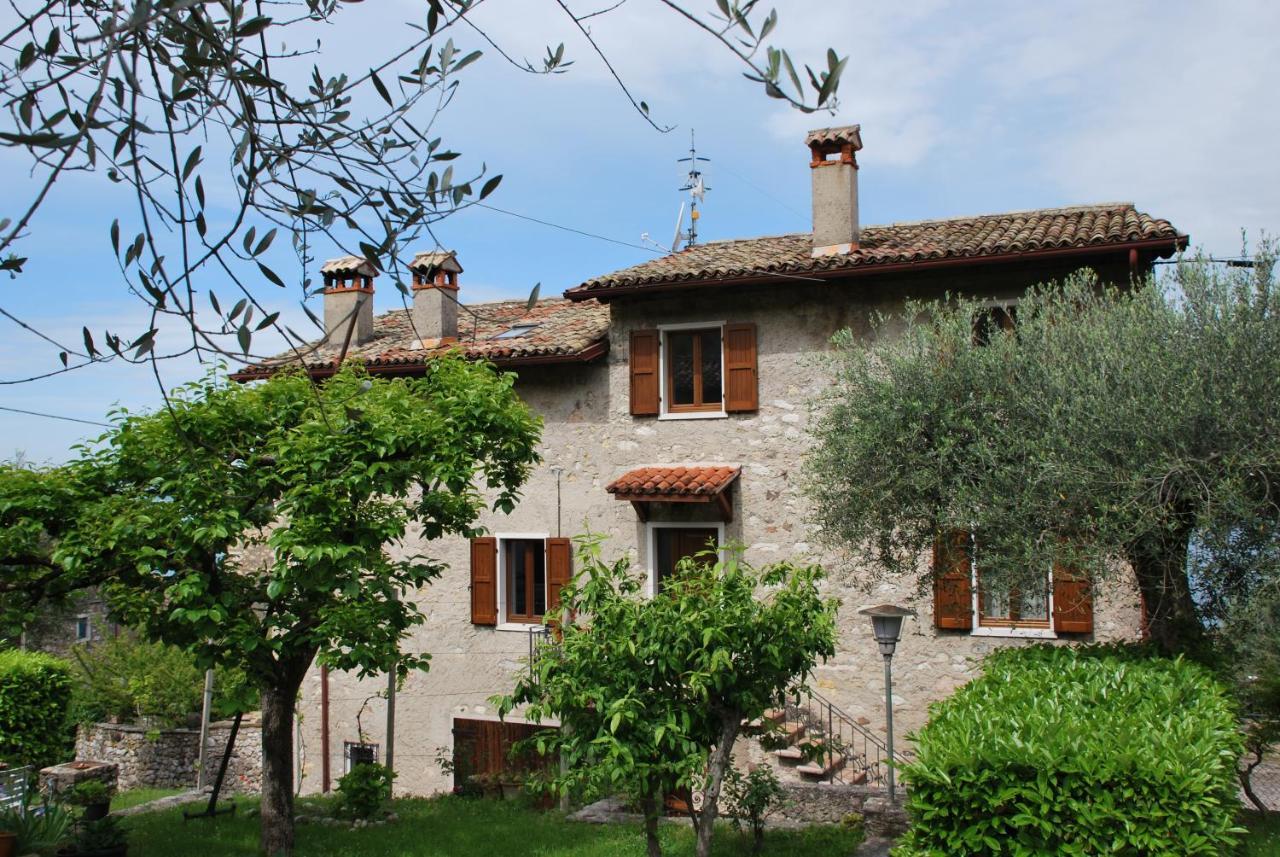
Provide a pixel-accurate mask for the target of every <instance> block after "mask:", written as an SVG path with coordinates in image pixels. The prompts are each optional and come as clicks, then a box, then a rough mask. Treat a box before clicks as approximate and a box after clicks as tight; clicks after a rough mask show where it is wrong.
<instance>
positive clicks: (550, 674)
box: [497, 538, 836, 857]
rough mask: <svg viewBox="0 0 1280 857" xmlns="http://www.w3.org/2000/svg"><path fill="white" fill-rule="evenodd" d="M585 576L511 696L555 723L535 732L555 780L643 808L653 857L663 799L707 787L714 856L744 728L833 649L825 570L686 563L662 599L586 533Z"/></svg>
mask: <svg viewBox="0 0 1280 857" xmlns="http://www.w3.org/2000/svg"><path fill="white" fill-rule="evenodd" d="M578 566H579V569H580V570H579V571H578V572H577V573H576V576H575V579H574V582H573V584H571V585H570V586H568V587H566V589H565V594H564V595H563V598H564V604H565V606H566V609H567V611H568V612H569V614H571V615H577V616H579V617H584V618H582V619H581V620H579V621H577V622H568V623H564V626H563V629H562V637H561V639H560V641H559V642H558V643H556V644H555V645H551V646H547V647H545V648H544V649H543V650H542V652H541V653H540V656H539V657H537V658H535V659H534V660H533V662H532V663H531V664H530V665H529V667H528V670H527V672H526V673H525V674H524V675H523V676H522V677H521V678H520V679H519V680H518V682H517V684H516V688H515V690H514V691H513V693H512V694H511V695H510V696H507V697H504V698H501V699H499V700H497V702H498V704H499V710H500V711H501V713H502V714H503V715H504V716H505V715H506V714H508V713H510V712H511V711H512V710H513V709H514V708H515V707H516V706H520V705H526V706H527V708H526V709H525V714H526V716H527V717H528V718H529V719H531V720H532V721H534V722H542V721H543V720H547V719H555V720H557V721H558V722H559V728H558V729H556V730H548V731H543V732H540V733H538V735H536V736H535V737H534V738H533V739H530V740H531V742H532V743H533V744H534V746H535V747H536V748H537V749H538V750H539V751H540V752H542V753H544V754H548V753H556V752H558V753H559V754H560V757H561V759H563V760H564V761H565V762H566V763H567V764H566V765H565V769H564V772H563V773H562V774H559V775H556V776H554V777H553V779H552V782H551V784H550V785H551V786H552V787H553V788H554V789H556V790H558V791H559V792H561V793H567V792H568V790H569V789H571V788H577V787H584V786H585V787H589V788H592V789H598V790H606V791H620V792H622V793H624V794H626V795H628V796H630V797H632V798H633V799H635V800H636V801H638V802H639V804H640V805H641V806H642V807H643V809H644V828H645V835H646V839H647V846H648V853H649V855H650V857H658V855H660V854H661V844H660V843H659V841H658V818H659V815H660V813H661V809H662V802H663V798H664V796H665V795H667V794H671V793H673V792H675V791H677V790H678V789H681V788H701V789H702V793H703V805H702V808H701V810H698V811H694V810H693V809H692V807H691V809H690V813H691V815H692V817H693V821H694V826H695V828H696V830H697V853H698V855H699V857H707V855H709V854H710V849H711V836H712V832H713V826H714V823H715V820H716V816H717V814H718V805H719V797H720V790H721V786H722V784H723V783H724V778H725V772H726V770H728V768H729V766H730V764H731V762H732V754H733V745H734V742H735V741H736V740H737V738H738V736H739V734H740V733H741V732H742V730H743V729H744V724H747V723H750V722H752V721H754V720H757V719H758V718H760V717H761V716H762V715H763V714H764V713H765V711H766V710H767V709H769V708H770V707H772V706H774V705H776V704H778V703H779V701H780V700H782V699H783V698H784V696H785V695H786V694H787V693H789V692H796V691H798V690H799V689H800V688H801V687H802V686H803V684H804V682H805V681H806V679H807V678H808V676H809V675H810V674H811V673H812V671H813V669H814V667H815V666H816V665H817V663H818V661H819V659H822V660H825V659H826V658H828V657H831V656H832V655H833V654H834V653H835V612H836V603H835V601H834V600H825V599H823V598H822V597H821V595H820V593H819V590H818V584H819V581H820V580H821V579H822V576H823V574H822V570H821V569H820V568H818V567H817V566H804V567H801V566H795V565H792V564H790V563H785V562H784V563H777V564H773V565H770V566H768V567H766V568H762V569H756V568H753V567H752V566H750V565H748V564H747V563H745V562H744V561H743V560H742V559H741V558H740V557H739V556H738V555H737V552H736V551H732V550H731V551H729V552H728V555H727V556H725V557H724V558H721V557H719V556H716V555H715V554H712V553H706V554H703V555H701V556H699V557H695V558H693V559H690V560H685V561H683V562H682V564H681V566H680V568H679V570H678V573H677V574H676V575H675V576H674V577H672V578H670V579H667V580H664V581H663V585H662V589H661V591H659V592H658V593H657V594H656V595H654V596H653V597H648V596H646V595H644V594H642V592H643V590H644V588H645V583H644V580H645V577H644V575H643V574H636V573H634V572H633V571H632V570H631V568H630V563H629V561H628V560H627V559H626V558H623V559H619V560H617V561H615V562H613V563H608V562H605V561H604V560H603V559H602V556H601V547H600V541H599V540H598V539H595V538H587V539H584V540H581V541H580V542H579V551H578Z"/></svg>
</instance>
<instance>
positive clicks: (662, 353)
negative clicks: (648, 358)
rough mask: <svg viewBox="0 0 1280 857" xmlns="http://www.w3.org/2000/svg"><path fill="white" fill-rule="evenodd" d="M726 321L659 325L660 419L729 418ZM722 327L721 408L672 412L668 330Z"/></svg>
mask: <svg viewBox="0 0 1280 857" xmlns="http://www.w3.org/2000/svg"><path fill="white" fill-rule="evenodd" d="M726 324H728V322H726V321H690V322H681V323H680V324H660V325H658V419H660V420H722V419H728V417H729V413H728V412H727V411H726V410H725V409H724V382H725V378H724V326H725V325H726ZM711 328H719V329H720V410H718V411H691V412H689V413H681V412H679V411H677V412H676V413H671V412H669V411H668V410H667V332H668V331H679V330H710V329H711Z"/></svg>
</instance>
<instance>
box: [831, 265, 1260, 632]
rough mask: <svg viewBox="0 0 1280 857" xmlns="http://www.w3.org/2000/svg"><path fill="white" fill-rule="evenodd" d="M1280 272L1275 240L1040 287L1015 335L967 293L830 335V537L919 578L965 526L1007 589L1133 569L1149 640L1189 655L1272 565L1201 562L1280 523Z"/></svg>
mask: <svg viewBox="0 0 1280 857" xmlns="http://www.w3.org/2000/svg"><path fill="white" fill-rule="evenodd" d="M1273 260H1274V254H1273V252H1272V248H1271V247H1270V246H1269V245H1267V246H1264V247H1263V248H1262V252H1261V253H1260V254H1259V255H1258V257H1257V258H1256V260H1255V262H1254V263H1253V265H1252V266H1251V267H1230V268H1224V267H1222V266H1220V265H1215V264H1211V263H1209V262H1208V261H1205V260H1194V261H1190V262H1185V263H1181V264H1179V265H1178V267H1177V268H1176V270H1175V271H1174V272H1173V273H1172V275H1171V276H1169V277H1167V278H1165V279H1163V280H1159V281H1143V282H1139V283H1135V284H1133V285H1132V286H1131V287H1126V288H1112V287H1107V286H1103V285H1101V284H1099V283H1098V282H1097V281H1096V279H1095V278H1094V277H1093V276H1091V275H1089V274H1081V275H1079V276H1077V277H1075V278H1073V279H1071V280H1070V281H1069V282H1066V283H1064V284H1059V285H1048V286H1044V287H1040V288H1037V289H1034V290H1032V291H1031V292H1030V293H1029V294H1027V295H1026V296H1025V297H1024V298H1023V299H1022V300H1021V302H1020V303H1018V305H1017V310H1016V312H1017V324H1016V328H1015V329H1014V330H1013V331H1009V332H1003V331H997V332H995V333H994V334H992V335H990V336H987V337H982V336H977V335H975V319H976V318H979V317H980V314H981V313H982V312H983V307H982V304H981V303H980V302H979V301H976V300H969V299H959V298H953V299H950V300H947V301H941V302H935V303H930V304H920V303H913V304H911V305H909V306H908V307H907V308H906V310H905V312H904V313H903V314H902V315H901V317H898V318H889V317H881V318H879V319H877V320H876V321H875V322H874V331H873V335H871V336H869V337H866V338H855V337H854V336H853V335H852V334H850V333H849V332H847V331H846V332H844V333H842V334H840V335H839V336H838V337H837V338H836V351H835V356H834V360H833V374H834V377H833V384H832V386H831V388H830V392H829V394H828V395H827V396H826V397H825V398H824V399H823V400H822V401H821V402H820V403H819V411H818V416H817V418H816V420H815V427H814V435H815V438H816V443H815V445H814V448H813V450H812V453H811V454H810V456H809V459H808V474H809V478H808V493H809V495H810V498H811V500H812V504H813V508H814V510H815V515H816V518H817V521H818V523H819V524H820V525H821V527H822V530H823V532H824V534H825V536H826V538H827V539H829V540H830V541H832V542H834V543H836V544H839V545H843V546H845V547H846V548H848V549H849V550H850V551H851V552H853V553H855V554H857V555H859V556H860V557H861V558H863V559H865V560H867V561H869V562H870V563H871V564H873V565H874V566H875V567H877V568H878V569H879V570H880V571H881V572H882V573H883V574H885V575H889V576H902V577H908V578H916V579H921V582H922V583H927V582H928V573H927V572H923V571H922V569H923V565H924V564H923V563H922V562H921V559H922V557H923V556H924V555H926V554H927V552H928V550H929V549H930V547H931V546H932V545H933V543H934V541H935V539H936V538H937V537H938V536H939V535H940V534H941V533H943V532H946V531H948V530H955V529H960V530H968V531H971V532H974V533H975V534H976V538H977V543H978V544H979V545H980V547H981V549H982V551H983V575H984V577H986V576H989V577H990V579H991V580H994V581H996V582H997V583H998V582H1000V581H1001V580H1003V581H1004V582H1006V583H1011V584H1016V583H1022V584H1023V585H1027V584H1030V583H1031V582H1032V580H1033V579H1034V580H1035V581H1037V582H1038V585H1043V575H1044V573H1045V572H1046V571H1047V570H1048V568H1049V563H1050V562H1057V563H1062V564H1065V565H1067V566H1069V567H1074V568H1077V569H1080V570H1087V571H1090V572H1091V573H1092V574H1093V576H1094V579H1095V580H1098V579H1102V578H1104V577H1106V576H1112V575H1116V574H1120V573H1126V574H1127V572H1128V569H1127V568H1126V567H1125V565H1126V564H1127V566H1128V567H1131V568H1132V570H1133V573H1134V574H1135V575H1136V580H1137V584H1138V587H1139V589H1140V591H1141V593H1142V596H1143V600H1144V602H1145V605H1146V611H1147V618H1148V626H1149V629H1150V633H1151V636H1152V639H1153V641H1154V642H1155V643H1156V644H1157V645H1159V646H1160V647H1161V648H1162V649H1164V650H1166V651H1172V650H1176V649H1184V648H1194V647H1196V646H1197V645H1199V643H1200V642H1201V640H1202V638H1203V636H1204V620H1205V618H1206V615H1205V614H1206V613H1209V614H1210V618H1212V612H1213V605H1216V604H1225V603H1229V602H1231V601H1232V599H1235V600H1236V601H1239V600H1240V599H1242V598H1247V597H1248V594H1249V591H1250V590H1251V589H1252V588H1253V587H1255V586H1256V585H1257V583H1258V580H1259V573H1261V575H1262V577H1265V576H1266V575H1268V574H1270V575H1274V572H1275V569H1274V567H1272V568H1270V569H1267V568H1266V567H1264V566H1258V565H1256V564H1255V565H1252V566H1251V568H1252V569H1253V570H1252V571H1248V570H1246V571H1244V572H1241V570H1240V569H1239V568H1238V567H1237V568H1228V567H1227V566H1226V565H1224V564H1223V563H1220V562H1216V561H1209V562H1204V563H1199V564H1198V568H1199V571H1198V572H1197V573H1196V574H1194V575H1193V574H1191V573H1190V571H1189V569H1191V568H1192V566H1193V565H1194V564H1192V563H1189V552H1191V551H1192V548H1193V546H1195V545H1211V544H1213V543H1221V542H1222V541H1223V540H1224V539H1225V540H1230V539H1231V538H1237V539H1238V538H1239V537H1240V536H1242V535H1248V533H1250V532H1252V531H1255V530H1257V528H1258V527H1259V526H1261V527H1262V531H1263V532H1271V533H1274V532H1275V530H1276V526H1277V523H1280V504H1278V503H1277V500H1278V499H1280V433H1277V431H1276V426H1277V425H1280V288H1278V287H1277V284H1276V281H1275V277H1274V273H1273V265H1272V263H1273ZM976 297H983V296H976ZM1200 553H1202V554H1203V553H1205V552H1204V551H1201V552H1200ZM1206 555H1208V556H1210V558H1212V556H1213V551H1212V550H1209V551H1208V552H1207V554H1206ZM1116 559H1122V560H1126V561H1127V563H1124V564H1122V563H1119V562H1116V561H1115V560H1116Z"/></svg>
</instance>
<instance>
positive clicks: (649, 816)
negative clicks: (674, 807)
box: [640, 789, 662, 857]
mask: <svg viewBox="0 0 1280 857" xmlns="http://www.w3.org/2000/svg"><path fill="white" fill-rule="evenodd" d="M661 808H662V793H661V790H660V789H654V790H653V792H652V794H650V795H649V797H646V798H644V799H643V800H641V801H640V809H641V810H642V811H643V812H644V839H645V850H646V853H647V854H648V857H662V843H661V842H660V841H659V840H658V815H659V813H660V812H661V811H662V809H661Z"/></svg>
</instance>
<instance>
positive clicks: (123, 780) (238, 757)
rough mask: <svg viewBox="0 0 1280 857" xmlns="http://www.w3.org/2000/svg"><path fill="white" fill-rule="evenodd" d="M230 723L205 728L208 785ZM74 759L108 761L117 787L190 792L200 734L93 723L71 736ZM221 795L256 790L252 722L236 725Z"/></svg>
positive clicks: (258, 756)
mask: <svg viewBox="0 0 1280 857" xmlns="http://www.w3.org/2000/svg"><path fill="white" fill-rule="evenodd" d="M230 736H231V723H230V722H229V721H226V722H218V723H213V724H211V725H210V727H209V741H208V760H209V761H208V764H209V777H208V780H209V782H212V781H213V777H214V776H215V775H216V774H217V770H218V765H219V764H221V762H222V754H223V753H224V752H225V751H226V747H227V739H228V738H230ZM76 758H77V759H85V760H93V761H101V762H110V763H112V764H114V765H116V766H117V769H118V771H119V774H118V776H119V781H118V788H119V789H120V790H121V791H127V790H129V789H135V788H144V787H146V788H195V786H196V775H197V768H198V763H199V759H200V730H198V729H163V730H158V731H154V730H148V729H146V728H145V727H142V726H133V725H121V724H112V723H96V724H93V725H91V726H81V727H80V729H79V731H78V732H77V734H76ZM222 788H223V792H224V793H230V792H257V791H260V790H261V788H262V731H261V728H260V727H259V724H258V722H257V720H251V719H250V718H248V717H246V718H245V719H244V721H243V722H242V723H241V724H240V732H239V734H238V735H237V736H236V745H235V749H234V750H233V751H232V753H231V760H230V762H229V764H228V765H227V775H226V779H225V780H224V781H223V786H222Z"/></svg>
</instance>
